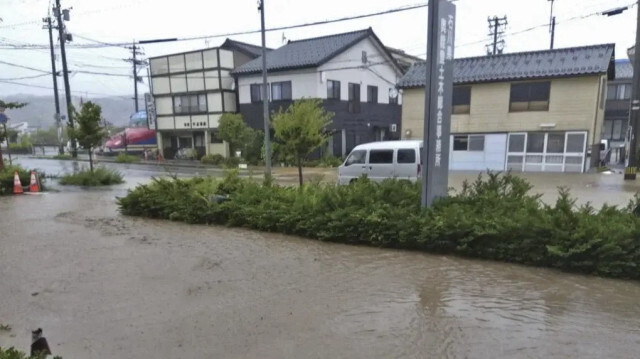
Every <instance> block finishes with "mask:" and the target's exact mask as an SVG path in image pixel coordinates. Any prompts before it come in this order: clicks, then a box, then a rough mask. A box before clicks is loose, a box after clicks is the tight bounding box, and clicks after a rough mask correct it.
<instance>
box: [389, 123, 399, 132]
mask: <svg viewBox="0 0 640 359" xmlns="http://www.w3.org/2000/svg"><path fill="white" fill-rule="evenodd" d="M389 130H390V131H391V132H398V125H396V124H395V123H393V124H391V126H389Z"/></svg>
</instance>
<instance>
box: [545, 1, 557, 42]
mask: <svg viewBox="0 0 640 359" xmlns="http://www.w3.org/2000/svg"><path fill="white" fill-rule="evenodd" d="M547 1H550V2H551V15H549V32H550V33H551V46H550V49H551V50H553V42H554V40H555V37H556V17H555V16H553V3H554V2H555V1H556V0H547Z"/></svg>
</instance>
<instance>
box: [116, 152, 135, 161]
mask: <svg viewBox="0 0 640 359" xmlns="http://www.w3.org/2000/svg"><path fill="white" fill-rule="evenodd" d="M139 161H140V157H138V156H133V155H128V154H126V153H120V154H119V155H118V156H117V157H116V159H115V162H116V163H135V162H139Z"/></svg>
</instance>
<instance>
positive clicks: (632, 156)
mask: <svg viewBox="0 0 640 359" xmlns="http://www.w3.org/2000/svg"><path fill="white" fill-rule="evenodd" d="M636 7H637V8H638V15H637V16H638V17H637V18H636V46H635V49H634V55H633V83H632V86H633V87H632V90H631V113H630V116H629V127H630V128H631V130H630V131H629V134H630V137H631V138H630V139H629V164H628V165H627V167H626V168H625V170H624V179H625V180H635V179H636V172H637V170H638V142H637V141H638V135H640V133H639V131H638V124H639V122H640V52H639V51H638V50H640V0H639V1H638V4H637V6H636ZM591 153H593V151H591Z"/></svg>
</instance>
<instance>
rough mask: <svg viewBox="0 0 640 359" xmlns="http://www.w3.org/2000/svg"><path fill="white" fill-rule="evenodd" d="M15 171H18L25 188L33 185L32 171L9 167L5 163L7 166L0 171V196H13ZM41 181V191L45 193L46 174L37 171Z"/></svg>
mask: <svg viewBox="0 0 640 359" xmlns="http://www.w3.org/2000/svg"><path fill="white" fill-rule="evenodd" d="M15 171H18V176H20V182H21V183H22V186H23V187H28V186H29V184H30V183H31V171H28V170H25V169H24V168H22V167H20V166H9V165H7V164H6V163H5V166H4V167H3V168H2V170H0V196H5V195H10V194H13V176H14V173H15ZM36 173H37V175H38V177H39V180H40V190H41V191H44V190H45V187H44V182H45V174H44V173H43V172H40V171H36Z"/></svg>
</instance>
